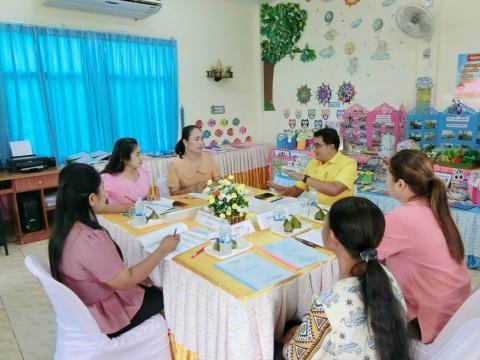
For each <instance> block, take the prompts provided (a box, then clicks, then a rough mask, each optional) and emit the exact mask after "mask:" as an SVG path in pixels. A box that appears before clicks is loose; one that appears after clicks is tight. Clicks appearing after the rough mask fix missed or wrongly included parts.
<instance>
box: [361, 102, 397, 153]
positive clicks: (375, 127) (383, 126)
mask: <svg viewBox="0 0 480 360" xmlns="http://www.w3.org/2000/svg"><path fill="white" fill-rule="evenodd" d="M402 132H403V133H402ZM387 133H388V134H391V135H393V137H394V138H395V148H396V147H397V144H398V143H399V142H400V141H401V140H400V139H402V138H403V139H404V138H405V111H403V113H402V111H400V110H397V109H395V108H394V107H392V106H390V105H388V104H386V103H383V104H382V105H380V106H378V107H376V108H375V109H373V110H372V111H370V112H369V113H368V116H367V145H368V147H370V148H374V149H377V150H378V149H379V148H380V146H381V143H382V137H383V136H384V135H385V134H387Z"/></svg>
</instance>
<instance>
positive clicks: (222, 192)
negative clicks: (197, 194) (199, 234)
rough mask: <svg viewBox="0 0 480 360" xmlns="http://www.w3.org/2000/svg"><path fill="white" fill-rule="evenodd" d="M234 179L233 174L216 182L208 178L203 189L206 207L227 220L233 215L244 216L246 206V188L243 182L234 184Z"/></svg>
mask: <svg viewBox="0 0 480 360" xmlns="http://www.w3.org/2000/svg"><path fill="white" fill-rule="evenodd" d="M234 179H235V178H234V177H233V175H229V176H228V177H227V178H226V179H222V180H220V181H219V182H218V183H217V184H214V183H213V182H212V180H209V181H208V182H207V187H206V188H205V190H204V191H203V193H204V194H206V195H208V208H210V209H211V210H212V212H213V214H214V215H215V216H218V217H220V218H222V219H228V220H229V221H230V220H231V219H232V218H234V217H243V216H245V215H246V212H247V207H248V200H247V197H246V194H247V188H246V186H245V185H244V184H235V183H234V182H233V181H234ZM230 222H231V221H230Z"/></svg>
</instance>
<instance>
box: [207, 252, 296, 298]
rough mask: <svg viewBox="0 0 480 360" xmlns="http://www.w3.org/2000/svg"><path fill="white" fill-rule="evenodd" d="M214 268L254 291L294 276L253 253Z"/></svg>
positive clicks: (216, 265) (224, 262)
mask: <svg viewBox="0 0 480 360" xmlns="http://www.w3.org/2000/svg"><path fill="white" fill-rule="evenodd" d="M214 266H215V267H216V268H218V269H219V270H221V271H223V272H224V273H225V274H227V275H228V276H230V277H232V278H234V279H235V280H237V281H239V282H240V283H242V284H243V285H245V286H247V287H249V288H250V289H252V290H254V291H258V290H261V289H264V288H266V287H268V286H271V285H275V284H277V283H279V282H280V281H282V280H285V279H288V278H289V277H290V276H292V275H294V273H293V272H291V271H288V270H285V269H283V268H281V267H280V266H277V265H275V264H274V263H272V262H270V261H268V260H266V259H264V258H262V257H260V256H258V255H255V254H253V253H246V254H244V255H239V256H235V257H233V258H231V259H229V260H225V261H222V262H220V263H218V264H215V265H214Z"/></svg>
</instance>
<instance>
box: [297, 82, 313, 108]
mask: <svg viewBox="0 0 480 360" xmlns="http://www.w3.org/2000/svg"><path fill="white" fill-rule="evenodd" d="M311 97H312V90H311V89H310V88H309V87H308V86H307V85H306V84H305V85H302V86H300V87H299V88H298V89H297V100H298V102H299V103H300V104H306V103H308V102H309V101H310V98H311Z"/></svg>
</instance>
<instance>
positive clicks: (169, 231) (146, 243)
mask: <svg viewBox="0 0 480 360" xmlns="http://www.w3.org/2000/svg"><path fill="white" fill-rule="evenodd" d="M175 229H176V230H177V232H176V233H177V234H181V233H183V232H185V231H187V230H188V227H187V225H185V224H184V223H177V224H171V225H169V226H166V227H164V228H162V229H159V230H156V231H152V232H151V233H148V234H145V235H142V236H140V237H138V238H137V240H138V241H140V242H141V243H142V246H143V248H144V250H145V251H147V252H149V253H152V252H154V251H155V250H156V249H157V248H158V246H159V245H160V243H161V242H162V239H163V238H164V237H165V236H167V235H173V234H174V233H175Z"/></svg>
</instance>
